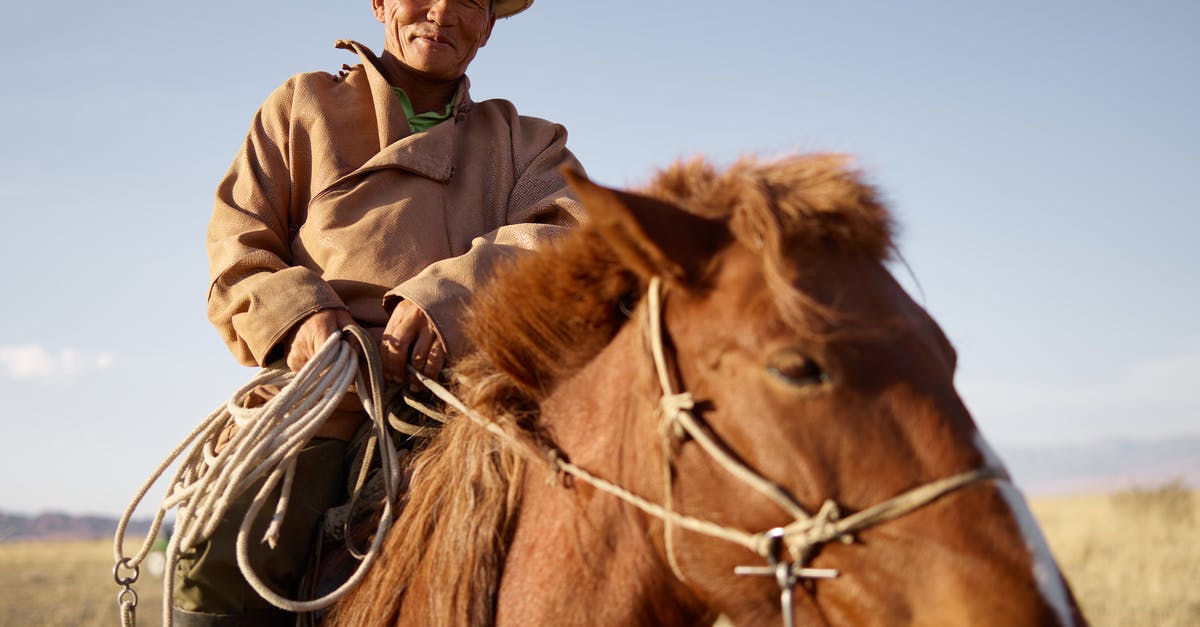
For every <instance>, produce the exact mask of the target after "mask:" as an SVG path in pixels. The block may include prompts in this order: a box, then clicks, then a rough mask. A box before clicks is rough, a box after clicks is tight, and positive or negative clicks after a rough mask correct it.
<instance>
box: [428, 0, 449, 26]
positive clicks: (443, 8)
mask: <svg viewBox="0 0 1200 627" xmlns="http://www.w3.org/2000/svg"><path fill="white" fill-rule="evenodd" d="M450 14H451V11H450V0H430V2H429V11H427V12H426V14H425V19H427V20H429V21H430V22H433V23H434V24H438V25H442V24H446V23H447V22H448V20H449V19H450Z"/></svg>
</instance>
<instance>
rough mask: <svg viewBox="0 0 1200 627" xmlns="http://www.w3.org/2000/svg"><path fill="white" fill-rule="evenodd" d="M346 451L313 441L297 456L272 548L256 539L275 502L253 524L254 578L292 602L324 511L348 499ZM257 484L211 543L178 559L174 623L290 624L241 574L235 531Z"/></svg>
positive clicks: (343, 445) (184, 626) (342, 445)
mask: <svg viewBox="0 0 1200 627" xmlns="http://www.w3.org/2000/svg"><path fill="white" fill-rule="evenodd" d="M348 447H349V443H347V442H343V441H341V440H329V439H314V440H313V441H312V442H310V443H309V444H308V446H306V447H305V448H304V450H302V451H301V452H300V456H299V458H298V459H297V463H296V478H295V482H294V484H293V488H292V494H291V501H290V502H289V504H288V511H287V518H286V519H284V522H283V528H282V530H281V533H280V537H279V542H278V543H277V545H276V548H275V549H274V550H272V549H271V548H270V547H269V546H268V545H267V544H266V543H265V542H261V539H262V536H263V533H264V532H265V531H266V528H267V525H268V524H269V523H270V521H271V517H272V516H273V515H274V512H275V502H276V500H277V496H273V497H272V498H271V500H270V501H269V502H268V503H267V504H266V505H265V506H264V507H263V508H262V510H261V511H260V512H259V514H258V517H257V519H256V520H255V521H254V523H253V525H252V526H251V530H250V542H251V545H250V563H251V565H253V567H254V572H255V573H257V574H258V576H259V578H260V579H262V580H263V581H264V582H265V583H267V585H268V586H270V587H271V589H272V590H274V591H275V592H277V593H279V594H281V595H284V596H286V597H289V598H296V593H297V589H298V588H299V585H300V580H301V578H302V577H303V576H304V573H305V570H306V568H307V566H308V563H309V557H310V554H311V552H312V548H313V546H314V544H315V542H316V539H317V534H319V533H320V532H321V522H322V518H323V517H324V515H325V510H327V509H329V508H331V507H334V506H336V505H338V504H340V503H342V502H344V501H345V500H346V455H347V449H348ZM261 485H262V484H261V483H259V484H257V485H255V486H254V487H253V488H251V489H250V490H248V491H247V492H246V493H244V494H243V495H241V496H240V497H239V498H238V499H237V500H236V501H235V502H234V504H233V505H232V506H231V507H230V508H229V510H228V511H227V512H226V514H225V517H224V518H222V519H221V522H220V524H219V525H218V527H217V529H216V531H214V532H213V534H212V536H211V537H210V538H208V539H207V540H206V541H205V542H203V543H201V544H200V545H199V546H197V547H196V548H195V549H194V550H192V551H190V552H188V553H185V554H182V555H180V559H179V562H178V566H177V570H176V577H175V608H174V616H173V618H174V620H175V624H176V625H179V626H181V627H192V626H201V625H203V626H211V627H216V626H220V627H240V626H242V625H248V626H249V625H254V626H264V627H272V626H274V625H293V624H295V620H296V617H295V616H294V615H292V614H289V613H287V612H284V611H283V610H280V609H278V608H276V607H275V606H273V605H271V604H270V603H268V602H267V601H266V600H264V599H263V598H262V597H260V596H259V595H258V593H257V592H255V591H254V589H253V588H251V587H250V584H248V583H247V582H246V580H245V578H244V577H243V576H242V573H241V570H240V569H239V568H238V563H237V533H238V528H239V527H241V524H242V520H243V519H244V518H245V516H246V512H247V511H248V510H249V508H250V501H251V500H252V499H253V498H254V496H255V494H257V493H258V489H259V487H260V486H261Z"/></svg>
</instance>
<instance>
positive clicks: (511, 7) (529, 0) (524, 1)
mask: <svg viewBox="0 0 1200 627" xmlns="http://www.w3.org/2000/svg"><path fill="white" fill-rule="evenodd" d="M531 4H533V0H496V17H510V16H513V15H516V14H518V13H520V12H521V11H524V10H525V9H528V8H529V5H531Z"/></svg>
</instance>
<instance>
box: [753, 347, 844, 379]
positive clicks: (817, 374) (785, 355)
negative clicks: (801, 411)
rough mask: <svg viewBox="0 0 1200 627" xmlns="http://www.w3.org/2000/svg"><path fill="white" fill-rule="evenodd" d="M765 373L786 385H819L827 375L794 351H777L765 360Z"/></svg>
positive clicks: (813, 361)
mask: <svg viewBox="0 0 1200 627" xmlns="http://www.w3.org/2000/svg"><path fill="white" fill-rule="evenodd" d="M767 372H768V373H769V374H770V375H771V376H773V377H775V378H777V379H779V380H780V381H783V382H784V383H787V384H788V385H797V386H800V385H819V384H821V383H828V382H829V375H828V374H826V373H825V370H824V369H823V368H821V364H818V363H817V362H816V361H815V360H814V359H812V358H811V357H808V356H807V355H804V354H801V353H797V352H795V351H779V352H777V353H774V354H773V355H771V356H770V357H769V358H768V359H767Z"/></svg>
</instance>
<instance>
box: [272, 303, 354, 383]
mask: <svg viewBox="0 0 1200 627" xmlns="http://www.w3.org/2000/svg"><path fill="white" fill-rule="evenodd" d="M353 323H354V318H352V317H351V316H350V312H349V311H346V310H345V309H322V310H320V311H318V312H317V313H314V314H313V315H311V316H309V317H307V318H305V319H304V322H301V323H300V326H298V327H296V330H295V332H294V333H293V334H292V342H291V344H290V345H289V346H288V352H287V365H288V368H291V369H292V372H298V371H299V370H300V369H301V368H303V367H304V364H306V363H308V360H310V359H312V357H313V355H316V354H317V350H318V349H320V348H321V345H322V344H324V343H325V340H328V339H329V336H330V335H333V334H334V333H335V332H337V331H340V330H342V329H343V328H344V327H346V326H347V325H350V324H353Z"/></svg>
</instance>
